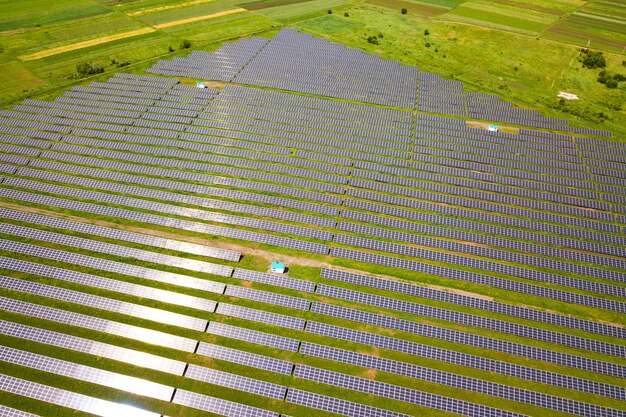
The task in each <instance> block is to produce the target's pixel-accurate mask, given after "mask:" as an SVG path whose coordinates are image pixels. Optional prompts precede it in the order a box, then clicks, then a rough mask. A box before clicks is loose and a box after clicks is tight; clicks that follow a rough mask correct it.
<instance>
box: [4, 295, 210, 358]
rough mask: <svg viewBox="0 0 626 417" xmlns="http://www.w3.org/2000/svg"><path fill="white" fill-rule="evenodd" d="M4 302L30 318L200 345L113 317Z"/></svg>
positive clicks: (186, 346)
mask: <svg viewBox="0 0 626 417" xmlns="http://www.w3.org/2000/svg"><path fill="white" fill-rule="evenodd" d="M0 301H1V302H0V308H2V309H3V310H6V311H11V312H14V313H18V314H23V315H25V316H29V317H37V318H40V319H43V320H49V321H54V322H57V323H63V324H66V325H69V326H75V327H80V328H83V329H90V330H95V331H98V332H104V333H109V334H112V335H116V336H120V337H125V338H129V339H133V340H138V341H141V342H144V343H149V344H151V345H155V346H163V347H167V348H170V349H176V350H181V351H184V352H194V351H195V349H196V346H197V344H198V342H197V341H196V340H193V339H189V338H185V337H181V336H176V335H172V334H169V333H164V332H159V331H156V330H151V329H145V328H143V327H138V326H132V325H129V324H125V323H118V322H116V321H112V320H105V319H102V318H99V317H93V316H88V315H85V314H79V313H74V312H71V311H66V310H59V309H56V308H52V307H45V306H42V305H38V304H33V303H27V302H24V301H19V300H13V299H11V298H6V297H0Z"/></svg>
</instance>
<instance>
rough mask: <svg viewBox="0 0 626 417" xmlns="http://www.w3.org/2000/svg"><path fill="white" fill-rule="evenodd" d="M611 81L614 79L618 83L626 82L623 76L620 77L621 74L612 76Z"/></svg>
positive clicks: (625, 77)
mask: <svg viewBox="0 0 626 417" xmlns="http://www.w3.org/2000/svg"><path fill="white" fill-rule="evenodd" d="M613 79H614V80H615V81H618V82H619V81H626V76H624V75H622V74H615V75H614V76H613Z"/></svg>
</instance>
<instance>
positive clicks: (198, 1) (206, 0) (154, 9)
mask: <svg viewBox="0 0 626 417" xmlns="http://www.w3.org/2000/svg"><path fill="white" fill-rule="evenodd" d="M213 1H215V0H193V1H186V2H184V3H180V4H174V5H171V6H160V7H152V8H150V9H142V10H135V11H133V12H128V13H124V14H125V15H126V16H141V15H144V14H151V13H158V12H164V11H166V10H172V9H179V8H182V7H187V6H195V5H197V4H203V3H211V2H213ZM122 13H123V12H122Z"/></svg>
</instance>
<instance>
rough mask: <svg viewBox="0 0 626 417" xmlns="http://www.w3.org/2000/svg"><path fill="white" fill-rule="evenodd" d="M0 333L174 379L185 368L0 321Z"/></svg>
mask: <svg viewBox="0 0 626 417" xmlns="http://www.w3.org/2000/svg"><path fill="white" fill-rule="evenodd" d="M0 333H2V334H5V335H8V336H12V337H19V338H21V339H24V340H29V341H31V342H38V343H43V344H46V345H50V346H57V347H62V348H65V349H69V350H74V351H77V352H83V353H89V354H91V355H96V356H101V357H104V358H108V359H113V360H116V361H120V362H126V363H130V364H132V365H135V366H139V367H143V368H149V369H154V370H157V371H161V372H167V373H170V374H174V375H182V374H183V373H184V370H185V366H186V364H185V363H184V362H181V361H177V360H173V359H169V358H164V357H161V356H156V355H152V354H150V353H146V352H141V351H137V350H132V349H127V348H122V347H119V346H113V345H109V344H106V343H102V342H98V341H95V340H88V339H83V338H80V337H76V336H71V335H67V334H63V333H57V332H53V331H50V330H44V329H39V328H36V327H30V326H26V325H23V324H18V323H12V322H9V321H4V320H0Z"/></svg>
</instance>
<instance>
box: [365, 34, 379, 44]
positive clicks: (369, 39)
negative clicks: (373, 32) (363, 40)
mask: <svg viewBox="0 0 626 417" xmlns="http://www.w3.org/2000/svg"><path fill="white" fill-rule="evenodd" d="M367 41H368V42H369V43H371V44H374V45H379V44H380V43H379V42H378V38H377V37H376V36H370V37H368V38H367Z"/></svg>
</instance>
